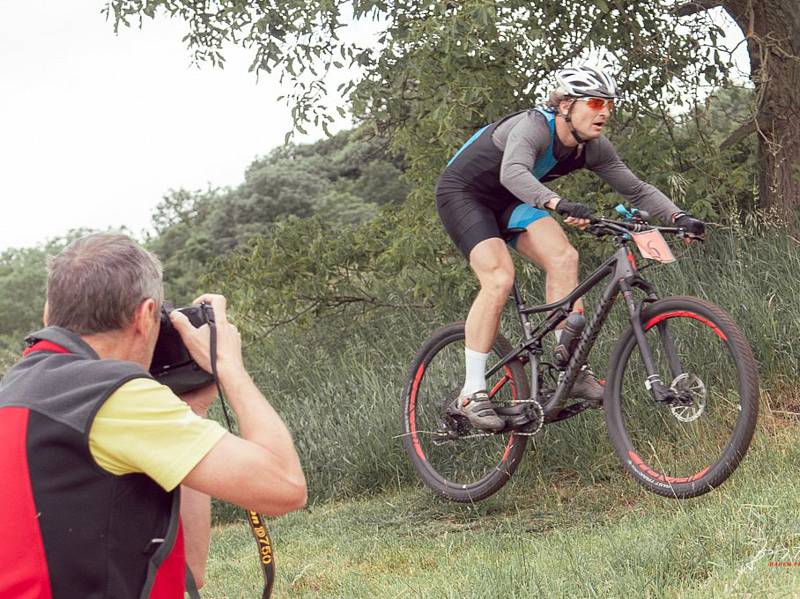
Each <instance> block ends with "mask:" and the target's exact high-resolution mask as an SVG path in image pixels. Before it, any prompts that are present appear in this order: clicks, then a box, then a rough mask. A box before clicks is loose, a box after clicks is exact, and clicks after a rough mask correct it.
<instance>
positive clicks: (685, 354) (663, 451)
mask: <svg viewBox="0 0 800 599" xmlns="http://www.w3.org/2000/svg"><path fill="white" fill-rule="evenodd" d="M642 327H643V329H644V331H645V338H646V340H647V343H648V345H649V347H650V350H651V352H652V354H653V359H654V362H655V366H656V369H657V372H658V373H659V376H660V378H661V381H662V382H663V383H664V385H665V386H667V387H670V388H671V389H672V390H673V391H674V392H675V393H676V395H678V396H679V397H680V400H678V401H673V402H669V403H663V404H662V403H657V402H656V401H655V400H654V399H653V397H652V395H651V393H650V391H649V390H648V389H647V386H646V385H647V382H646V381H647V378H648V375H647V372H646V370H645V367H644V363H643V360H642V358H641V355H640V353H639V351H638V346H637V343H636V338H635V336H634V333H633V330H632V328H629V329H628V330H627V331H626V332H625V333H624V334H623V336H622V337H621V338H620V340H619V341H618V343H617V345H616V347H615V349H614V352H613V354H612V357H611V361H610V365H609V370H608V375H607V377H606V378H607V382H606V385H607V391H606V400H605V405H604V407H605V411H606V422H607V424H608V430H609V434H610V436H611V442H612V444H613V445H614V450H615V452H616V453H617V456H618V457H619V458H620V460H621V461H622V463H623V464H624V466H625V468H626V470H627V471H628V472H629V473H630V474H631V475H632V476H633V477H634V478H635V479H636V480H637V481H638V482H639V483H641V484H642V485H644V486H645V487H646V488H647V489H649V490H650V491H653V492H655V493H658V494H659V495H664V496H666V497H674V498H678V499H684V498H687V497H695V496H698V495H702V494H703V493H707V492H708V491H711V490H712V489H714V488H716V487H718V486H719V485H721V484H722V483H723V482H724V481H725V480H726V479H727V478H728V477H729V476H730V475H731V473H732V472H733V471H734V470H735V469H736V467H737V466H738V465H739V462H740V461H741V459H742V458H743V457H744V455H745V453H746V452H747V449H748V447H749V445H750V440H751V439H752V436H753V431H754V429H755V425H756V419H757V416H758V374H757V369H756V362H755V359H754V358H753V353H752V351H751V349H750V346H749V345H748V343H747V340H746V339H745V337H744V335H743V334H742V332H741V331H740V330H739V327H738V326H737V325H736V324H735V323H734V322H733V320H732V319H731V317H730V316H729V315H728V314H727V313H726V312H724V311H723V310H722V309H720V308H718V307H717V306H714V305H713V304H710V303H708V302H706V301H703V300H700V299H697V298H692V297H671V298H667V299H664V300H660V301H658V302H655V303H654V304H652V305H651V306H649V307H648V308H647V309H646V310H644V311H643V313H642Z"/></svg>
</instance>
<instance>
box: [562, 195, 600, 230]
mask: <svg viewBox="0 0 800 599" xmlns="http://www.w3.org/2000/svg"><path fill="white" fill-rule="evenodd" d="M555 210H556V212H558V213H559V214H561V215H562V216H565V217H566V219H565V221H564V222H566V223H567V224H568V225H571V226H573V227H578V228H579V229H585V228H586V227H587V226H588V225H589V219H591V218H592V210H591V209H590V208H589V207H588V206H586V205H585V204H581V203H580V202H570V201H569V200H564V199H561V200H559V201H558V203H557V204H556V208H555Z"/></svg>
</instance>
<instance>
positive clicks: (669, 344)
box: [619, 279, 680, 403]
mask: <svg viewBox="0 0 800 599" xmlns="http://www.w3.org/2000/svg"><path fill="white" fill-rule="evenodd" d="M619 288H620V290H621V291H622V297H623V298H624V300H625V306H626V307H627V308H628V314H629V316H630V320H631V328H632V329H633V335H634V337H635V338H636V344H637V345H638V346H639V353H640V354H641V356H642V361H643V362H644V368H645V370H646V371H647V378H646V379H645V382H644V386H645V388H646V389H647V390H648V391H650V394H651V395H652V396H653V399H654V400H655V401H657V402H661V403H663V402H667V401H669V400H671V399H672V395H673V394H672V392H671V391H670V390H669V388H667V387H666V386H665V385H664V382H663V381H662V380H661V375H660V374H659V372H658V369H657V368H656V365H655V360H654V359H653V352H652V351H650V346H649V345H648V343H647V339H646V338H645V336H644V329H643V327H642V318H641V316H642V305H641V304H638V305H637V304H636V303H635V302H634V301H633V289H632V287H631V285H630V284H629V283H628V281H626V280H625V279H623V280H621V281H619ZM659 332H661V333H663V334H664V335H665V336H664V337H662V339H664V349H665V351H666V352H667V355H668V356H669V362H670V369H672V370H673V373H674V371H675V368H676V367H677V368H678V369H680V363H679V362H678V361H677V353H676V351H675V344H674V342H673V340H672V337H671V336H670V335H669V333H668V332H667V330H666V327H664V329H663V330H662V329H661V327H660V326H659Z"/></svg>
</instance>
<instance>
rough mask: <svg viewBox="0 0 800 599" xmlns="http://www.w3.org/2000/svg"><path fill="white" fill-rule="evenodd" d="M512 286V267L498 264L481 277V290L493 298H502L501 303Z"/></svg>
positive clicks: (511, 265)
mask: <svg viewBox="0 0 800 599" xmlns="http://www.w3.org/2000/svg"><path fill="white" fill-rule="evenodd" d="M513 285H514V265H513V264H498V265H497V266H496V267H494V268H492V269H491V270H489V271H488V272H486V273H484V276H483V277H481V289H483V290H485V291H487V292H488V293H490V294H492V295H493V296H497V297H502V298H503V301H505V299H506V298H507V297H508V294H509V292H510V291H511V287H513Z"/></svg>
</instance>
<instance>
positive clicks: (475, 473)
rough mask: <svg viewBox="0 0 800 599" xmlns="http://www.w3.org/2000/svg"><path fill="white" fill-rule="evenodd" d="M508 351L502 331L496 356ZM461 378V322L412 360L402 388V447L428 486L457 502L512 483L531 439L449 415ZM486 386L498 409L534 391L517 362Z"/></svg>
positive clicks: (431, 339)
mask: <svg viewBox="0 0 800 599" xmlns="http://www.w3.org/2000/svg"><path fill="white" fill-rule="evenodd" d="M510 351H511V345H510V344H509V342H508V341H507V340H506V339H505V338H504V337H503V336H502V335H498V336H497V339H495V342H494V345H493V347H492V352H493V354H494V356H495V357H496V358H501V357H503V356H505V355H506V354H508V352H510ZM490 365H491V359H490ZM463 380H464V323H463V322H459V323H453V324H450V325H447V326H444V327H442V328H440V329H438V330H436V331H435V332H434V333H433V334H432V335H431V336H430V337H429V338H428V340H427V341H426V342H425V345H424V346H423V347H422V349H421V350H420V351H419V352H418V353H417V355H416V357H415V358H414V361H413V363H412V364H411V368H410V370H409V373H408V379H407V382H406V385H405V389H404V391H403V447H404V448H405V451H406V453H407V454H408V457H409V459H410V460H411V463H412V464H413V466H414V468H415V469H416V471H417V472H418V473H419V475H420V477H421V478H422V480H423V482H424V483H425V484H426V485H427V486H428V487H429V488H431V489H432V490H433V491H435V492H436V493H437V494H439V495H441V496H443V497H446V498H447V499H451V500H453V501H459V502H472V501H480V500H482V499H485V498H486V497H489V496H490V495H492V494H493V493H495V492H497V491H498V490H499V489H500V488H501V487H502V486H503V485H504V484H505V483H506V482H507V481H508V479H509V478H510V477H511V475H512V474H513V473H514V471H515V470H516V469H517V466H518V465H519V463H520V460H521V459H522V455H523V453H524V451H525V445H526V441H527V439H526V437H524V436H520V435H518V434H514V433H506V434H499V433H497V434H495V433H487V432H484V431H480V430H476V429H473V428H471V427H470V426H469V423H468V422H467V421H466V419H463V418H459V417H453V415H452V414H450V413H448V407H449V406H450V405H451V404H452V402H453V400H454V399H455V398H456V397H457V396H458V394H459V392H460V390H461V386H462V383H463ZM487 387H488V391H489V395H490V397H491V399H492V403H493V404H494V405H495V407H498V406H504V405H505V406H508V405H511V404H514V403H515V402H517V401H518V400H521V399H528V396H529V395H530V392H529V385H528V383H527V381H526V379H525V369H524V368H523V366H522V364H521V363H520V362H519V361H518V360H515V361H513V362H510V363H508V364H507V365H505V366H504V367H503V368H501V369H500V370H499V371H498V373H497V374H495V375H494V376H493V377H492V378H491V379H487Z"/></svg>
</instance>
